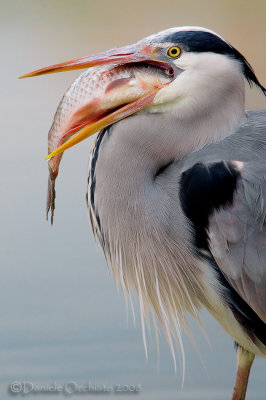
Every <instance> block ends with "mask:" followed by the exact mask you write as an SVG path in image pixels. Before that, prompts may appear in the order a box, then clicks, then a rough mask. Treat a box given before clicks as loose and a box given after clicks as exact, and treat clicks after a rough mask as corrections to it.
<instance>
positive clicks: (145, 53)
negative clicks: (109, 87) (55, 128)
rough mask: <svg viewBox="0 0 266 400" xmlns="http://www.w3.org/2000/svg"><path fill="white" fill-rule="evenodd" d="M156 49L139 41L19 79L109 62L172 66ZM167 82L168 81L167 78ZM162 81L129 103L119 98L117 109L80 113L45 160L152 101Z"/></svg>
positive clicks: (34, 72)
mask: <svg viewBox="0 0 266 400" xmlns="http://www.w3.org/2000/svg"><path fill="white" fill-rule="evenodd" d="M156 50H157V49H156V48H154V47H152V46H149V45H146V46H143V45H140V44H134V45H130V46H125V47H121V48H119V49H112V50H109V51H106V52H103V53H98V54H96V55H92V56H87V57H83V58H78V59H76V60H72V61H67V62H64V63H61V64H56V65H52V66H50V67H46V68H42V69H39V70H36V71H33V72H31V73H29V74H26V75H23V76H21V77H20V78H27V77H33V76H38V75H43V74H49V73H55V72H61V71H68V70H73V69H82V68H90V67H94V66H100V65H104V64H112V65H114V67H115V65H119V66H120V65H124V64H130V65H132V64H133V65H134V64H135V63H142V62H145V63H147V64H151V65H155V66H158V67H160V68H161V69H164V70H166V71H169V70H171V69H172V68H171V67H170V66H169V64H167V63H166V62H162V61H160V60H158V58H157V57H156V53H157V51H156ZM167 83H169V81H168V82H167ZM165 84H166V83H164V84H161V85H156V86H154V87H152V88H151V90H150V91H149V92H146V93H145V94H144V95H141V96H140V97H139V98H136V99H134V100H133V101H130V102H129V103H126V102H124V103H123V102H122V101H121V104H124V105H123V106H122V107H120V108H119V109H115V110H109V111H108V114H107V115H106V112H103V111H102V110H97V109H96V110H95V108H94V114H95V113H96V114H97V118H96V119H95V118H91V115H90V114H89V113H88V115H87V116H85V117H86V118H85V122H84V116H83V123H82V124H77V125H76V126H74V128H73V127H71V128H70V129H69V130H68V131H67V132H64V134H63V136H62V137H61V140H60V141H59V142H58V147H57V148H56V149H52V150H53V151H52V152H51V153H50V154H49V155H48V156H47V157H46V159H49V158H51V157H54V156H55V155H58V154H60V153H62V152H63V151H65V150H66V149H68V148H69V147H71V146H74V145H75V144H76V143H79V142H80V141H82V140H84V139H85V138H87V137H88V136H90V135H92V134H94V133H96V132H97V131H100V130H102V129H104V128H105V127H107V126H109V125H111V124H113V123H115V122H117V121H119V120H121V119H123V118H126V117H128V116H130V115H132V114H134V113H136V112H138V111H140V110H141V109H143V108H146V107H148V106H149V105H151V104H152V102H153V99H154V97H155V95H156V93H157V92H158V90H160V89H161V88H162V87H163V86H164V85H165ZM123 86H126V85H123V84H121V85H120V88H119V90H120V92H121V96H122V94H123V93H122V92H123V89H124V87H123ZM82 113H84V111H82ZM86 121H87V122H86ZM73 135H74V136H73Z"/></svg>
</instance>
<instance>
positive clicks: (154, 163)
mask: <svg viewBox="0 0 266 400" xmlns="http://www.w3.org/2000/svg"><path fill="white" fill-rule="evenodd" d="M136 49H137V50H136ZM140 54H141V56H140ZM106 55H108V57H109V58H110V62H111V63H117V64H119V65H120V64H122V65H124V66H125V67H126V65H127V63H128V64H129V65H130V66H132V63H133V64H134V65H138V63H140V64H141V65H142V66H143V65H145V63H147V65H153V66H155V67H156V68H160V69H161V70H162V69H163V68H165V73H166V75H167V76H172V79H171V80H170V81H167V83H165V84H164V85H163V86H161V87H159V88H156V90H155V91H154V95H152V98H149V99H148V100H147V97H145V96H144V97H143V99H144V100H143V101H145V102H146V103H145V106H143V107H142V109H141V110H140V109H139V108H138V109H135V108H134V107H136V106H135V103H131V104H132V105H130V104H129V105H128V106H127V108H124V109H121V110H122V111H123V112H125V111H124V110H129V109H130V107H131V110H133V111H134V112H131V111H130V112H131V114H132V115H129V114H125V115H123V113H122V111H121V115H122V117H121V115H120V117H121V118H120V117H119V119H120V121H118V122H117V120H114V119H113V120H112V121H113V124H111V123H109V122H108V123H106V122H104V123H102V125H101V126H100V127H101V129H102V130H101V132H100V133H99V135H98V137H97V139H96V142H95V146H94V148H93V151H92V154H91V161H90V171H89V183H88V196H87V198H88V207H89V210H90V216H91V221H92V226H93V230H94V233H95V235H96V236H97V238H98V239H99V241H100V243H101V245H102V247H103V250H104V253H105V256H106V259H107V262H108V264H109V265H110V266H111V268H112V270H113V273H114V277H115V280H116V281H119V280H120V282H121V285H122V287H123V289H124V291H125V293H126V295H128V294H129V293H130V290H131V288H132V287H133V288H135V289H136V291H137V294H138V296H139V301H140V310H141V318H142V327H143V337H144V343H145V323H144V321H145V320H147V321H149V313H150V312H151V313H152V315H153V316H154V317H155V316H157V318H158V320H159V322H160V324H161V326H162V329H163V331H164V333H165V335H166V338H167V340H168V343H169V345H170V347H171V350H172V353H173V356H174V345H173V343H174V342H175V341H176V342H179V344H180V349H181V352H183V348H182V341H181V336H180V325H181V326H182V327H183V328H184V329H185V330H188V328H187V324H186V312H189V313H190V314H191V315H193V316H194V317H195V318H196V319H199V316H198V311H199V310H200V308H201V307H205V308H206V309H207V310H208V311H209V312H210V313H211V314H212V315H213V316H214V317H215V318H216V320H217V321H218V322H219V323H220V324H221V325H222V326H223V328H224V329H225V330H226V331H227V332H228V333H229V335H231V336H232V338H233V339H234V340H235V341H236V343H237V344H238V371H237V378H236V384H235V390H234V394H233V399H234V400H243V399H244V398H245V393H246V387H247V382H248V375H249V370H250V367H251V365H252V362H253V359H254V355H257V356H261V357H266V223H265V217H266V161H265V160H266V130H265V127H266V111H250V112H245V108H244V101H245V88H244V80H245V79H247V80H248V81H249V83H255V84H256V85H257V86H258V87H259V88H260V89H261V90H262V91H263V92H264V93H265V89H264V88H263V86H262V85H261V84H260V83H259V81H258V79H257V78H256V76H255V74H254V71H253V70H252V68H251V66H250V65H249V64H248V62H247V61H246V59H245V58H244V57H243V56H242V55H241V54H240V53H239V52H238V51H237V50H236V49H234V48H233V47H232V46H231V45H229V44H228V43H227V42H226V41H225V40H223V39H222V38H221V37H220V36H218V35H217V34H215V33H214V32H212V31H209V30H206V29H203V28H197V27H183V28H173V29H169V30H166V31H163V32H160V33H159V34H156V35H152V36H150V37H148V38H145V39H143V40H142V41H140V42H138V43H137V44H136V45H134V47H130V46H129V47H128V48H123V50H120V51H118V52H117V54H116V55H114V51H110V52H107V53H106ZM106 55H103V54H100V55H99V57H98V58H97V57H96V58H95V57H89V58H84V60H85V61H84V62H83V61H80V60H78V61H75V62H74V63H73V62H69V63H64V64H59V65H57V66H53V67H48V68H46V69H43V70H40V71H37V72H36V73H33V74H40V73H47V72H53V71H56V70H63V69H70V67H71V68H73V65H74V67H75V68H77V67H78V66H79V65H80V63H83V64H84V63H85V64H84V65H86V66H92V65H102V64H104V63H106V59H107V58H106ZM115 57H117V59H116V58H115ZM95 60H96V61H95ZM116 60H117V61H116ZM83 64H82V65H83ZM29 76H30V75H29ZM119 84H120V85H123V84H124V81H123V82H120V83H119ZM121 104H122V103H121ZM126 112H127V111H126ZM125 116H126V117H127V118H124V117H125ZM110 118H111V117H110ZM112 118H113V117H112ZM103 120H104V119H102V121H103ZM104 121H106V120H104ZM114 122H116V123H114ZM100 123H101V121H100ZM108 125H109V126H108ZM90 126H92V125H90V124H88V126H87V127H85V128H82V129H81V131H80V132H79V131H78V132H77V133H76V135H75V136H74V137H73V138H72V139H70V140H69V141H66V143H65V144H64V145H63V146H61V147H59V148H58V149H55V151H54V152H52V153H51V154H50V156H52V157H57V156H58V154H59V153H60V152H62V151H64V150H65V149H66V148H68V147H70V146H71V145H72V144H74V143H76V142H78V141H80V140H81V139H82V138H84V136H88V135H89V134H91V132H93V133H94V131H95V130H93V129H94V128H92V127H90ZM97 126H99V125H97ZM61 144H62V142H60V143H59V146H60V145H61ZM51 160H53V158H52V159H51ZM153 320H154V321H156V319H155V318H153ZM154 323H155V325H156V322H154ZM156 332H157V329H156ZM173 339H174V340H173ZM145 348H146V343H145Z"/></svg>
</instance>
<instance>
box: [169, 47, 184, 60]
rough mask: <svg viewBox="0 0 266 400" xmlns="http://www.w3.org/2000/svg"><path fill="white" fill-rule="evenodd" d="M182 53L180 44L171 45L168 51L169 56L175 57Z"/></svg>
mask: <svg viewBox="0 0 266 400" xmlns="http://www.w3.org/2000/svg"><path fill="white" fill-rule="evenodd" d="M180 53H181V49H180V47H178V46H173V47H170V49H168V51H167V54H168V56H170V57H173V58H176V57H178V56H179V55H180Z"/></svg>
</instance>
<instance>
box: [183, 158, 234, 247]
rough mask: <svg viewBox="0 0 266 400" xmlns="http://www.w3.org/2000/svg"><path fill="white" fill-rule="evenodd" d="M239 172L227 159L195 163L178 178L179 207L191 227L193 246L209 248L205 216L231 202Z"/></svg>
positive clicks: (207, 219)
mask: <svg viewBox="0 0 266 400" xmlns="http://www.w3.org/2000/svg"><path fill="white" fill-rule="evenodd" d="M238 177H239V172H238V171H237V170H236V169H235V168H234V166H233V165H232V163H230V162H223V161H221V162H217V163H215V164H211V165H208V166H206V165H204V164H202V163H198V164H195V165H194V166H193V167H192V168H190V169H189V170H187V171H185V172H183V174H182V175H181V179H180V201H181V206H182V209H183V211H184V213H185V215H186V216H187V218H189V220H190V221H191V222H192V225H193V227H194V229H195V246H196V247H197V249H204V250H209V245H208V233H207V230H208V226H209V216H210V215H211V214H212V213H213V211H214V210H215V209H219V208H220V207H225V206H226V205H229V204H231V203H232V201H233V196H234V192H235V189H236V186H237V180H238Z"/></svg>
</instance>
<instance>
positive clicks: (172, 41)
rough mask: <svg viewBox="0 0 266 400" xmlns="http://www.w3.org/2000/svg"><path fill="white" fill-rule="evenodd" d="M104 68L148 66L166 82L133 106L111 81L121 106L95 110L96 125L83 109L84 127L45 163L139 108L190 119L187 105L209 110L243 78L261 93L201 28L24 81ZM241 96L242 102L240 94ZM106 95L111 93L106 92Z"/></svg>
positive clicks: (236, 59)
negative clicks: (174, 112) (70, 71)
mask: <svg viewBox="0 0 266 400" xmlns="http://www.w3.org/2000/svg"><path fill="white" fill-rule="evenodd" d="M105 64H109V65H113V66H114V67H116V66H123V68H125V69H126V68H132V66H145V65H146V66H152V67H153V68H154V71H156V69H158V70H160V71H162V72H163V73H164V74H165V76H166V77H168V79H167V81H166V82H163V83H162V84H161V85H153V86H152V87H151V88H150V89H149V90H148V91H146V92H145V93H144V94H143V92H141V91H140V94H139V96H135V97H134V100H133V101H132V98H131V99H130V100H128V99H127V98H126V96H125V85H124V83H125V82H124V81H123V84H121V81H120V82H119V85H116V84H115V82H113V84H112V86H111V88H112V90H113V88H115V89H116V92H117V89H118V91H119V96H120V98H119V107H118V106H117V105H115V106H114V107H113V108H112V107H111V106H110V107H109V109H108V112H107V113H106V109H105V112H102V111H101V110H98V111H99V112H98V113H97V110H96V112H95V106H94V112H93V115H97V118H96V120H93V118H91V115H90V114H88V115H85V119H84V108H82V118H83V123H82V124H76V125H75V126H74V128H73V127H72V129H70V130H69V131H67V132H62V138H63V140H61V141H60V142H59V144H58V148H57V149H55V150H54V151H53V152H52V153H51V154H50V155H49V156H48V158H51V157H53V156H55V155H57V154H60V153H62V152H63V151H65V150H66V149H67V148H69V147H71V146H73V145H74V144H76V143H78V142H80V141H81V140H83V139H85V138H86V137H88V136H90V135H91V134H93V133H95V132H97V131H99V130H101V129H103V128H105V127H106V126H108V125H111V124H112V123H114V122H117V121H118V120H120V119H123V118H125V117H127V116H129V115H131V114H134V113H136V112H139V111H140V110H142V109H146V110H147V112H165V111H173V110H177V109H179V110H181V112H182V113H183V114H185V113H186V112H188V114H189V115H191V113H192V109H191V104H193V103H194V104H198V105H199V109H200V107H201V104H204V101H206V103H207V104H208V106H209V105H210V104H211V103H212V102H213V101H214V99H215V96H216V97H221V94H222V96H223V97H225V96H226V93H227V94H229V92H228V91H227V88H230V86H233V85H236V81H237V80H239V81H241V82H240V85H242V86H243V81H244V79H243V78H246V79H247V80H248V82H249V83H255V84H256V85H257V86H259V87H260V88H261V89H262V91H263V92H264V93H265V89H264V88H263V86H262V85H261V84H260V83H259V81H258V79H257V78H256V76H255V73H254V71H253V69H252V68H251V66H250V65H249V63H248V62H247V61H246V59H245V58H244V57H243V56H242V55H241V54H240V53H239V52H238V51H237V50H236V49H235V48H233V47H232V46H231V45H230V44H229V43H227V42H226V41H225V40H224V39H223V38H222V37H220V36H219V35H217V34H216V33H214V32H213V31H210V30H208V29H204V28H201V27H181V28H171V29H167V30H165V31H162V32H159V33H157V34H154V35H151V36H149V37H146V38H144V39H142V40H141V41H139V42H137V43H136V44H133V45H129V46H125V47H121V48H118V49H112V50H109V51H106V52H103V53H98V54H96V55H93V56H87V57H82V58H79V59H76V60H72V61H67V62H64V63H60V64H56V65H53V66H50V67H46V68H43V69H39V70H37V71H34V72H31V73H29V74H26V75H24V76H22V78H25V77H32V76H37V75H42V74H49V73H54V72H61V71H67V70H73V69H81V68H90V67H95V66H102V65H105ZM127 84H128V82H126V85H127ZM242 86H241V87H242ZM239 92H241V93H240V96H241V99H242V102H244V90H240V91H239ZM108 93H109V94H110V90H109V92H108ZM124 97H125V98H124ZM241 104H242V103H241ZM107 108H108V107H107ZM90 112H91V108H90V111H89V113H90ZM85 114H86V112H85ZM92 120H93V121H92ZM69 132H70V133H69ZM63 142H64V143H63ZM62 143H63V144H62Z"/></svg>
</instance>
